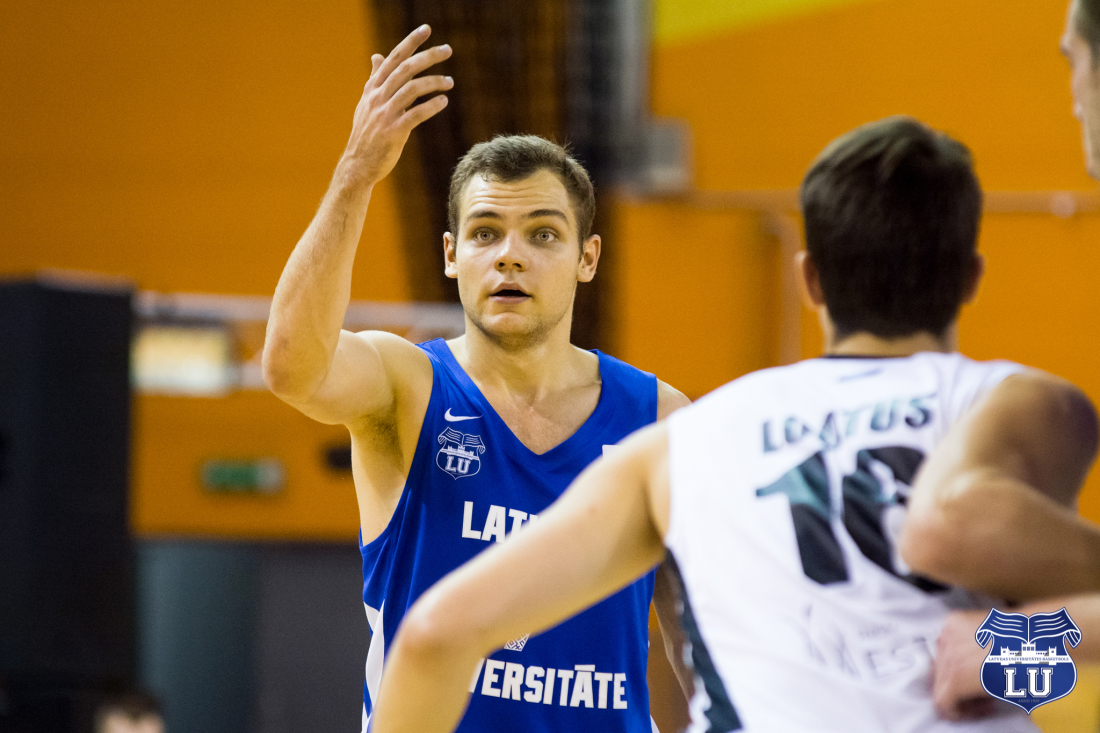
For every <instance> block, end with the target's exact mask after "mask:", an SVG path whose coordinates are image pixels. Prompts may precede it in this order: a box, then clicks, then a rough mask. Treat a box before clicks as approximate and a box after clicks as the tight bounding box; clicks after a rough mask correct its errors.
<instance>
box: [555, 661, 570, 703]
mask: <svg viewBox="0 0 1100 733" xmlns="http://www.w3.org/2000/svg"><path fill="white" fill-rule="evenodd" d="M558 679H559V680H561V697H560V698H559V699H558V705H560V706H561V707H565V706H566V705H568V704H569V680H571V679H573V670H571V669H559V670H558Z"/></svg>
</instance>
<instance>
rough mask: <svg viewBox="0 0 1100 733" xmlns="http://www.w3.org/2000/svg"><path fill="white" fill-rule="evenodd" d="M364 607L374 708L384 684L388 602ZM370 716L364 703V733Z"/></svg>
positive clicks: (369, 691) (368, 681) (368, 675)
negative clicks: (385, 627) (384, 621)
mask: <svg viewBox="0 0 1100 733" xmlns="http://www.w3.org/2000/svg"><path fill="white" fill-rule="evenodd" d="M363 608H365V609H366V610H367V623H368V624H370V648H369V649H367V668H366V678H367V694H369V695H370V703H371V707H372V708H373V707H374V706H375V705H377V704H378V688H379V687H380V686H381V685H382V665H383V664H385V662H386V630H385V629H384V628H382V611H383V610H384V609H385V608H386V602H385V601H382V605H381V606H379V607H378V608H377V609H374V608H371V607H370V606H368V605H367V604H366V603H364V604H363ZM369 722H370V716H369V715H367V704H366V703H363V733H366V731H367V723H369Z"/></svg>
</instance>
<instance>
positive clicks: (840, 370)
mask: <svg viewBox="0 0 1100 733" xmlns="http://www.w3.org/2000/svg"><path fill="white" fill-rule="evenodd" d="M1021 369H1022V367H1020V366H1019V365H1016V364H1012V363H1009V362H985V363H981V362H975V361H972V360H970V359H967V358H965V357H963V356H961V355H959V354H933V353H922V354H917V355H915V356H911V357H907V358H892V359H863V358H822V359H811V360H809V361H804V362H801V363H798V364H794V365H791V366H787V367H779V368H776V369H768V370H765V371H761V372H756V373H754V374H750V375H748V376H745V377H743V378H741V379H738V380H736V381H734V382H732V383H730V384H728V385H726V386H725V387H723V388H721V389H719V390H718V391H716V392H714V393H713V394H711V395H709V396H708V397H706V398H704V399H702V400H700V401H699V402H698V403H696V404H695V405H692V406H691V407H688V408H686V409H684V410H680V411H679V412H677V413H675V414H674V415H672V417H671V418H670V419H669V451H670V468H669V471H670V477H671V495H670V517H669V530H668V535H667V537H666V538H665V544H666V545H667V546H668V548H669V550H670V554H671V556H672V560H674V561H675V563H676V564H677V566H678V569H679V571H680V575H681V578H682V580H683V584H684V590H685V598H684V602H685V609H684V622H685V629H686V631H687V633H688V638H689V640H690V641H691V642H692V644H693V649H692V653H693V657H694V661H695V670H696V685H695V688H696V692H695V697H694V699H693V700H692V703H691V709H692V726H691V728H690V729H689V730H690V731H692V732H693V733H702V732H703V731H708V732H718V733H725V731H732V730H743V731H746V732H747V733H773V732H774V733H793V732H797V731H815V732H816V731H836V732H837V733H840V732H843V733H858V732H859V731H868V732H871V731H874V732H876V733H878V732H881V731H898V732H901V731H905V732H909V731H913V732H916V731H921V732H922V733H926V732H928V731H934V732H937V733H939V732H946V731H952V732H954V731H990V732H991V733H992V731H998V733H1004V732H1005V731H1035V730H1037V729H1036V728H1035V727H1034V726H1032V725H1031V723H1030V722H1028V720H1027V718H1026V716H1022V715H1015V714H1010V715H1007V716H1002V717H997V718H994V719H991V720H986V721H980V722H973V723H966V724H952V723H949V722H947V721H943V720H940V719H939V718H938V717H937V716H936V714H935V712H934V710H933V707H932V700H931V661H932V655H933V654H934V651H935V644H936V638H937V637H938V636H939V632H940V629H941V627H942V625H943V621H944V617H945V616H946V614H947V613H948V611H949V610H950V609H951V608H956V607H963V606H978V605H981V604H982V601H981V600H979V599H977V598H975V597H970V596H968V595H967V594H966V593H965V592H962V591H959V590H957V589H948V588H944V587H942V586H939V585H937V584H935V583H932V582H931V581H929V580H927V579H924V578H920V577H916V576H913V575H911V574H910V573H909V569H908V568H907V567H906V565H905V562H904V561H903V560H902V559H901V557H900V556H899V554H898V552H897V549H896V548H897V543H896V540H897V537H898V533H899V531H900V529H901V525H902V521H903V520H904V517H905V512H906V508H905V507H906V503H907V499H908V494H909V491H910V486H911V484H912V482H913V476H914V474H915V473H916V471H917V468H918V467H919V466H920V464H921V462H922V461H923V460H924V457H925V456H927V455H928V453H929V452H930V451H931V450H932V449H933V448H934V447H935V446H936V445H937V444H938V443H939V442H940V441H941V440H942V439H943V437H944V435H945V433H946V432H947V430H948V428H950V427H951V425H952V424H953V423H955V422H956V421H958V419H959V418H960V417H961V416H962V415H963V414H964V413H966V411H967V410H968V409H970V407H971V406H973V405H974V404H975V403H976V402H977V401H978V400H979V399H980V398H981V397H982V396H983V395H984V394H986V393H987V392H988V391H989V390H990V389H992V388H993V387H994V386H996V385H997V384H998V383H1000V382H1001V380H1003V379H1004V378H1005V377H1007V376H1009V375H1011V374H1015V373H1017V372H1019V371H1021ZM988 604H989V602H988V601H986V602H985V605H984V608H985V609H988V608H989V605H988ZM975 674H977V672H975Z"/></svg>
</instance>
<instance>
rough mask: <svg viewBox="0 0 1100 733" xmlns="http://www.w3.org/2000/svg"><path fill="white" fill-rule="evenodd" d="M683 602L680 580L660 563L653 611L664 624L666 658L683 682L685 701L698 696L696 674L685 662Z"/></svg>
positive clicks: (663, 634) (654, 590)
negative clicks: (681, 617) (681, 618)
mask: <svg viewBox="0 0 1100 733" xmlns="http://www.w3.org/2000/svg"><path fill="white" fill-rule="evenodd" d="M682 604H683V601H682V599H681V597H680V581H679V579H678V578H676V576H675V575H674V573H673V570H672V568H671V566H669V565H668V564H666V563H661V566H660V567H658V568H657V576H656V578H655V580H654V585H653V608H654V610H656V611H657V622H658V623H659V624H660V625H661V638H662V639H664V643H665V655H666V656H667V657H668V662H669V664H670V665H671V667H672V673H673V674H675V675H676V681H677V682H679V683H680V689H681V690H682V691H683V693H684V698H685V699H686V700H691V696H692V695H693V694H695V677H694V672H693V671H692V670H691V668H690V667H689V666H688V665H687V664H685V662H684V641H685V639H684V628H683V626H681V624H680V616H681V615H682V614H683V605H682Z"/></svg>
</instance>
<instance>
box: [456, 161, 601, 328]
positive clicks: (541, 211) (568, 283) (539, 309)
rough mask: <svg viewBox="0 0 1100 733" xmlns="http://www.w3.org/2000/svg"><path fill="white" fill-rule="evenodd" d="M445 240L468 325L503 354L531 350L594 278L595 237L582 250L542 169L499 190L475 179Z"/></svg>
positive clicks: (558, 187) (555, 183)
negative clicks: (579, 289) (516, 349)
mask: <svg viewBox="0 0 1100 733" xmlns="http://www.w3.org/2000/svg"><path fill="white" fill-rule="evenodd" d="M459 216H460V219H459V231H457V232H453V233H452V232H448V233H447V234H446V235H444V238H443V241H444V249H445V254H446V260H447V269H446V272H447V276H448V277H453V278H457V279H458V291H459V296H460V297H461V299H462V306H463V308H464V309H465V310H466V314H467V315H468V316H469V318H470V320H471V321H473V323H474V325H476V326H477V327H478V329H480V330H481V331H482V332H483V333H485V334H486V335H487V336H489V337H490V338H492V339H493V340H495V341H497V342H498V343H501V344H503V345H506V346H509V347H520V346H524V345H528V344H532V343H537V342H538V341H541V340H542V339H543V338H545V337H546V335H547V334H549V333H550V332H551V331H552V330H553V329H554V328H555V327H557V326H559V325H561V324H562V322H563V321H565V323H566V325H565V327H566V328H568V325H567V324H568V323H569V321H568V320H566V319H569V318H571V316H572V310H573V294H574V292H575V290H576V286H577V283H578V282H588V281H589V280H591V279H592V277H593V276H594V275H595V274H596V263H597V261H598V260H599V256H600V239H599V237H595V236H593V237H589V238H588V240H586V241H585V242H584V246H583V247H582V246H581V244H580V243H579V241H578V234H577V221H576V217H575V214H574V212H573V207H572V205H571V202H570V200H569V194H568V192H567V191H566V190H565V186H564V185H563V184H562V182H561V180H559V179H558V177H557V176H556V175H554V174H553V173H551V172H550V171H548V170H541V171H538V172H537V173H535V174H533V175H531V176H529V177H528V178H524V179H522V180H519V181H512V182H509V183H504V182H501V181H490V180H486V179H484V178H482V177H480V176H476V177H474V178H473V179H471V181H470V182H469V183H468V184H467V186H466V190H465V191H464V192H463V195H462V199H461V202H460V205H459Z"/></svg>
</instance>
